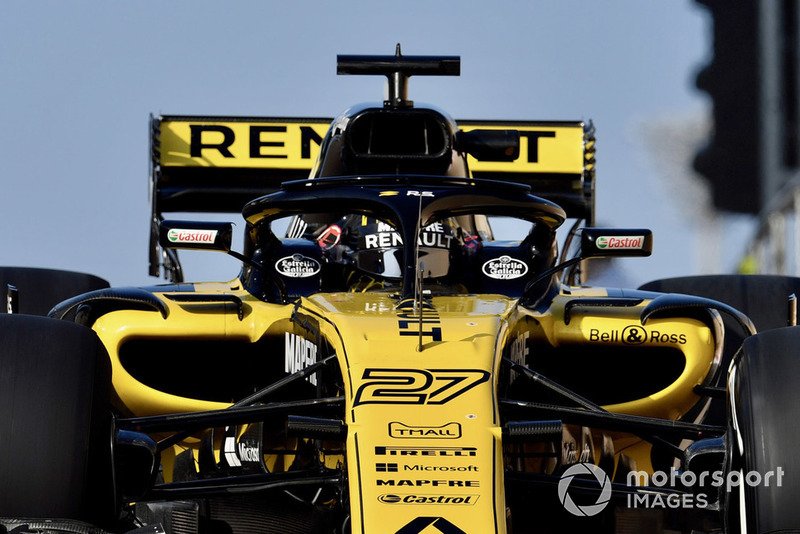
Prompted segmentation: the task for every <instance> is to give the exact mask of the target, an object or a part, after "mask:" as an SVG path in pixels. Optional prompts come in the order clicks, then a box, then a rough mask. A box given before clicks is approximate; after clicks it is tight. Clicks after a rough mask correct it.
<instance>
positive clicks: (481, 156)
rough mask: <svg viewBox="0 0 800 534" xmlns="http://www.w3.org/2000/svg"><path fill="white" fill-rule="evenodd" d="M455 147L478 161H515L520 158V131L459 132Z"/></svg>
mask: <svg viewBox="0 0 800 534" xmlns="http://www.w3.org/2000/svg"><path fill="white" fill-rule="evenodd" d="M455 145H456V146H455V148H456V150H458V151H459V152H466V153H467V154H469V155H470V156H472V157H473V158H475V159H477V160H478V161H514V160H515V159H517V158H518V157H519V131H518V130H470V131H469V132H465V131H463V130H459V131H458V132H457V133H456V140H455Z"/></svg>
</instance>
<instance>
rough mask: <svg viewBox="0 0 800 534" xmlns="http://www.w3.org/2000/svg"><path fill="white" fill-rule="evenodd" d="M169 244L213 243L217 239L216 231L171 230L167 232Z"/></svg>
mask: <svg viewBox="0 0 800 534" xmlns="http://www.w3.org/2000/svg"><path fill="white" fill-rule="evenodd" d="M167 239H169V241H170V243H209V244H210V243H213V242H214V241H215V240H216V239H217V230H181V229H179V228H172V229H170V231H169V232H167Z"/></svg>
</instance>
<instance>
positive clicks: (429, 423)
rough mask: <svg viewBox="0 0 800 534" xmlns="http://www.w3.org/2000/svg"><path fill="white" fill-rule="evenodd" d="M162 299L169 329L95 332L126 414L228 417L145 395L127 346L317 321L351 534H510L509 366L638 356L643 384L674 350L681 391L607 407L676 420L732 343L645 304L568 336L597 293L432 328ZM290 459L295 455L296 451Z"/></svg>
mask: <svg viewBox="0 0 800 534" xmlns="http://www.w3.org/2000/svg"><path fill="white" fill-rule="evenodd" d="M164 291H165V293H156V296H157V297H159V298H160V299H161V300H162V301H163V302H164V304H165V306H166V307H167V309H168V315H167V317H166V318H164V317H162V315H161V314H159V313H157V312H153V311H137V310H122V311H115V312H111V313H108V314H106V315H103V316H101V317H100V318H99V319H98V320H97V321H96V323H95V324H94V329H95V330H96V331H97V333H98V335H99V336H100V338H101V339H102V341H103V342H104V344H105V346H106V347H107V349H108V351H109V355H110V357H111V363H112V372H113V385H114V389H115V392H116V395H117V397H118V408H119V409H120V411H121V412H123V413H124V414H126V415H133V416H146V415H157V414H166V413H180V412H190V411H202V410H214V409H221V408H226V407H228V406H230V404H229V403H224V402H210V401H207V400H200V399H193V398H184V397H180V396H176V395H172V394H168V393H165V392H162V391H158V390H156V389H154V388H152V387H148V386H146V385H144V384H142V383H141V382H139V381H138V380H136V379H135V378H134V377H133V376H132V375H131V374H130V373H129V372H128V371H127V370H126V368H125V367H124V366H123V364H122V362H121V361H120V358H119V351H120V347H122V346H123V345H124V344H125V343H126V342H128V341H131V340H134V339H141V338H147V339H159V338H163V339H173V340H174V339H183V338H186V339H192V340H197V339H208V340H218V341H219V340H231V341H234V340H235V341H239V342H242V341H244V342H249V343H255V342H257V341H258V340H260V339H261V338H262V337H264V336H265V334H267V333H268V332H273V333H274V332H275V331H276V329H279V327H280V326H281V325H282V324H289V321H290V320H291V317H292V314H293V312H300V313H303V314H305V315H306V316H310V317H314V318H316V320H317V321H318V323H319V330H320V333H321V335H322V336H323V337H324V338H325V340H326V341H327V343H328V344H329V346H330V347H331V349H332V350H333V352H335V354H336V355H337V356H338V362H339V367H340V372H341V376H342V381H343V393H344V397H345V407H346V409H345V420H344V422H345V423H346V425H347V429H348V433H347V440H346V448H345V450H346V456H341V455H340V456H337V455H335V454H334V455H331V456H328V457H325V458H322V459H321V460H322V462H323V463H324V464H325V465H327V466H329V467H335V466H336V465H337V464H340V463H341V464H342V465H344V466H345V468H346V473H347V480H348V484H349V495H350V512H351V525H352V526H351V528H352V531H353V532H397V531H398V530H400V529H401V528H402V527H403V526H405V525H407V524H408V523H409V521H411V520H413V519H414V518H417V517H442V518H444V519H445V520H447V521H449V522H451V523H453V524H454V525H456V526H457V527H459V528H461V529H462V530H469V531H470V532H498V533H504V532H506V518H505V513H504V510H505V503H504V491H503V488H504V471H505V469H506V468H507V467H508V466H507V465H505V464H504V455H503V451H504V444H503V437H502V427H503V423H504V421H502V420H501V419H500V413H499V407H498V399H497V394H496V391H497V389H498V385H499V384H498V380H499V379H500V377H501V376H502V373H501V360H502V358H503V357H510V358H511V359H513V360H517V359H523V360H526V361H527V362H528V363H531V362H536V360H537V357H538V356H537V355H538V354H547V355H548V357H555V358H558V357H559V356H558V355H559V350H562V349H566V348H571V349H573V350H584V349H585V350H586V351H589V352H588V354H592V352H591V351H592V350H594V349H597V348H602V349H603V352H602V353H601V354H603V355H612V356H611V357H613V353H614V350H615V348H623V347H625V348H628V349H630V348H631V347H633V350H637V348H638V349H641V360H640V363H639V367H638V372H639V373H641V376H642V377H646V376H647V374H648V372H649V370H648V369H649V365H650V362H649V361H648V358H649V357H650V352H651V351H650V350H649V349H652V348H654V347H666V348H670V349H675V350H677V351H680V353H682V354H683V357H684V358H685V366H684V368H683V371H682V372H681V373H680V375H679V376H678V377H677V379H675V380H674V381H672V383H671V384H669V385H668V386H667V387H665V388H663V389H662V390H660V391H656V392H653V393H652V394H649V395H647V396H646V397H643V398H638V399H631V400H630V401H627V402H623V403H617V404H612V405H606V406H604V407H605V408H606V409H608V410H610V411H612V412H619V413H627V414H635V415H641V416H649V417H659V418H667V419H679V418H681V417H682V416H684V414H685V413H686V412H687V411H689V409H690V408H692V407H693V406H694V405H695V404H696V403H697V401H698V400H699V397H697V396H696V395H695V393H694V392H693V388H694V387H695V386H697V385H699V384H702V383H703V382H704V380H706V377H707V376H708V374H709V372H710V371H711V369H712V368H713V365H714V362H715V357H716V354H717V350H716V347H717V344H718V343H721V340H719V339H715V333H714V331H712V329H711V328H709V327H708V326H707V325H706V324H704V323H703V322H701V321H698V320H696V319H688V318H661V319H658V318H653V319H651V320H649V321H648V322H647V323H646V324H645V325H642V324H641V321H640V319H639V317H640V313H641V311H642V309H643V307H644V306H645V305H646V304H647V303H648V302H649V301H648V300H647V299H644V300H643V301H642V302H641V304H638V305H635V306H627V307H603V308H595V307H586V308H580V307H576V308H572V309H571V311H570V320H569V323H568V324H567V323H566V321H565V319H564V310H565V305H566V303H567V302H569V301H574V300H575V299H581V298H589V297H591V298H596V297H598V296H601V297H602V296H604V293H602V292H598V290H596V289H595V290H591V291H589V290H581V289H576V288H572V289H570V290H569V291H562V293H561V294H560V295H558V296H557V297H556V298H555V299H554V300H553V302H552V304H551V305H550V306H549V307H548V308H547V309H546V310H539V311H534V310H529V309H525V308H522V307H520V306H517V300H516V299H512V298H508V297H504V296H501V295H464V296H442V297H432V298H430V299H428V302H429V303H430V305H431V306H430V307H426V308H424V310H423V313H422V320H421V322H420V314H419V313H418V311H415V310H414V309H413V307H410V305H409V306H403V307H398V301H397V299H396V298H393V297H392V296H390V295H389V294H388V293H383V292H368V293H328V294H318V295H314V296H311V297H309V298H303V299H300V300H299V301H298V302H296V303H291V304H286V305H280V304H269V303H265V302H262V301H260V300H258V299H256V298H255V297H253V296H252V295H250V294H248V293H247V292H246V291H245V290H244V289H243V288H242V287H241V284H240V282H239V281H238V280H234V281H233V282H230V283H226V284H195V285H194V292H195V293H199V294H230V295H235V296H237V297H239V298H240V299H241V301H242V311H243V315H242V318H241V320H240V319H239V317H238V315H237V309H236V306H235V305H234V304H229V303H213V304H209V303H197V302H192V303H187V302H176V301H172V300H170V299H169V298H168V294H169V293H168V292H169V291H170V288H169V286H165V287H164ZM623 332H624V333H625V334H626V336H627V337H626V336H623ZM631 335H632V336H633V337H631ZM545 347H546V349H547V350H544V348H545ZM568 354H574V352H568ZM553 355H555V356H553ZM220 357H221V358H223V357H224V356H223V355H220ZM262 357H263V358H278V359H283V358H284V355H283V354H264V355H263V356H262ZM204 363H208V362H204ZM519 363H524V362H522V361H521V362H519ZM557 363H558V364H559V365H562V364H563V366H564V367H565V368H566V369H569V368H570V366H571V365H572V364H571V362H570V361H566V360H565V361H563V362H557ZM601 363H602V362H601ZM580 370H581V369H580V368H579V367H578V368H575V369H574V372H580ZM195 371H198V372H202V371H203V370H198V369H195ZM208 372H213V369H209V370H208ZM268 383H269V381H267V382H266V383H265V385H267V384H268ZM598 435H599V434H598ZM612 436H613V438H614V440H615V450H616V451H617V452H618V453H619V452H620V451H623V450H624V452H625V454H626V455H628V456H630V457H633V458H634V460H635V461H636V462H637V465H638V468H639V469H649V468H650V467H649V445H646V444H644V443H643V442H641V441H640V440H639V439H638V438H636V437H632V436H630V435H626V434H612ZM197 446H198V440H197V439H196V438H189V439H187V440H185V441H183V442H182V443H180V444H179V445H177V446H176V452H179V451H181V450H185V449H186V448H196V447H197ZM285 446H286V448H287V449H292V447H293V443H286V444H285ZM162 461H163V464H164V466H163V467H164V476H165V479H166V480H168V481H169V480H170V477H171V468H172V462H173V456H172V455H171V454H164V455H163V460H162ZM289 463H290V461H285V462H283V463H281V462H278V461H276V459H275V458H274V457H272V458H265V464H266V465H267V466H268V467H269V468H270V469H271V470H273V469H274V470H282V469H285V468H287V467H288V465H289Z"/></svg>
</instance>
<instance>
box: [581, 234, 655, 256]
mask: <svg viewBox="0 0 800 534" xmlns="http://www.w3.org/2000/svg"><path fill="white" fill-rule="evenodd" d="M652 252H653V232H652V231H650V230H646V229H641V228H640V229H624V228H584V229H583V231H582V234H581V253H580V256H581V257H582V258H584V259H585V258H600V257H608V256H613V257H631V256H649V255H650V254H652Z"/></svg>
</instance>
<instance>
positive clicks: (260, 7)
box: [0, 0, 730, 285]
mask: <svg viewBox="0 0 800 534" xmlns="http://www.w3.org/2000/svg"><path fill="white" fill-rule="evenodd" d="M398 42H400V43H402V45H403V51H404V53H406V54H409V55H427V54H446V55H460V56H461V60H462V74H461V76H460V77H458V78H430V79H426V78H412V80H411V85H410V95H411V98H412V99H413V100H415V101H418V102H428V103H433V104H435V105H437V106H439V107H441V108H443V109H445V110H447V111H448V112H449V113H450V114H451V115H453V116H454V117H456V118H470V119H547V120H551V119H552V120H571V119H583V120H587V119H592V120H593V121H594V123H595V125H596V127H597V136H598V143H597V146H598V154H597V159H598V165H597V188H598V219H599V221H601V222H603V223H604V224H607V225H615V226H628V227H650V228H652V229H653V230H654V232H655V248H656V252H655V254H654V256H653V257H651V258H649V259H631V260H626V261H625V264H624V266H625V267H624V268H625V270H626V273H627V277H628V278H629V280H630V281H631V282H632V283H634V284H639V283H642V282H644V281H647V280H649V279H652V278H659V277H667V276H674V275H684V274H691V273H693V272H695V266H696V265H697V261H696V258H694V256H693V249H692V246H694V245H692V244H691V243H693V241H692V239H693V237H692V235H693V233H694V232H695V230H696V224H695V223H694V222H693V221H692V216H691V214H687V213H685V208H684V207H683V205H682V204H681V200H680V195H681V193H682V192H681V191H680V188H676V187H675V186H674V184H670V183H669V181H668V180H665V179H664V173H663V172H662V171H661V169H663V167H664V165H663V163H664V162H663V160H657V159H655V158H653V157H652V153H651V152H650V151H648V149H647V146H648V145H647V142H646V140H645V139H643V135H642V131H643V127H644V126H645V125H648V124H653V123H657V122H659V121H665V120H667V121H668V120H672V119H675V118H680V119H683V118H685V119H687V120H694V121H701V120H702V118H703V117H705V116H707V114H708V113H709V105H710V103H709V100H708V99H707V98H706V96H705V95H704V94H702V93H700V92H699V91H698V90H697V89H696V88H695V86H694V80H695V75H696V72H697V70H698V69H699V68H701V67H702V65H703V64H704V63H705V62H707V61H708V59H709V54H710V18H709V16H708V14H707V13H706V11H705V10H703V9H702V8H701V7H700V6H698V5H697V4H696V3H695V2H693V1H689V0H654V1H647V2H643V1H641V0H624V1H623V0H609V1H604V2H598V1H596V0H580V1H579V0H558V1H556V0H551V1H531V0H518V1H505V2H477V1H474V2H472V1H463V0H461V1H430V0H428V1H403V2H391V3H390V2H380V1H374V0H372V1H346V0H342V1H340V2H323V1H318V2H304V1H295V2H285V1H281V2H268V1H234V2H211V1H185V0H184V1H170V2H156V1H152V0H139V1H137V2H90V1H36V2H30V1H23V0H6V1H5V2H4V3H3V16H2V18H1V19H0V45H1V46H0V69H2V83H0V117H1V120H2V128H0V183H1V184H2V190H1V191H2V192H1V193H0V199H2V202H1V203H0V205H2V208H1V209H2V211H1V213H2V219H3V223H2V225H0V265H28V266H36V267H50V268H60V269H68V270H76V271H84V272H90V273H93V274H96V275H99V276H102V277H104V278H106V279H108V280H109V281H110V282H111V283H112V284H114V285H142V284H152V283H156V282H158V280H157V279H155V278H150V277H148V276H147V247H148V238H149V227H148V217H149V197H148V137H147V126H148V116H149V114H150V113H154V114H161V113H163V114H208V115H251V116H252V115H264V116H300V117H303V116H306V117H309V116H311V117H315V116H328V117H332V116H335V115H337V114H338V113H339V112H341V111H342V110H343V109H345V108H346V107H348V106H350V105H351V104H354V103H358V102H362V101H375V100H378V99H380V98H381V96H382V91H383V83H384V82H383V80H382V79H380V78H365V77H353V76H346V77H345V76H336V74H335V72H336V68H335V63H336V55H337V54H391V53H393V51H394V47H395V44H396V43H398ZM662 157H664V156H663V155H662ZM666 157H669V155H668V154H667V156H666ZM676 157H677V156H676ZM672 163H673V164H676V165H683V164H684V162H683V160H679V161H678V160H676V162H672ZM670 168H671V167H670ZM676 189H678V190H676ZM234 220H240V219H239V218H234ZM240 226H241V225H240ZM729 268H730V266H729ZM238 269H239V265H238V264H237V262H236V261H235V260H234V259H232V258H228V257H224V256H222V255H215V253H203V254H201V255H197V254H192V255H190V256H189V257H187V258H186V262H185V271H186V275H187V278H189V279H192V280H199V279H208V280H211V279H217V280H228V279H231V278H233V277H235V275H236V273H237V272H238Z"/></svg>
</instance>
